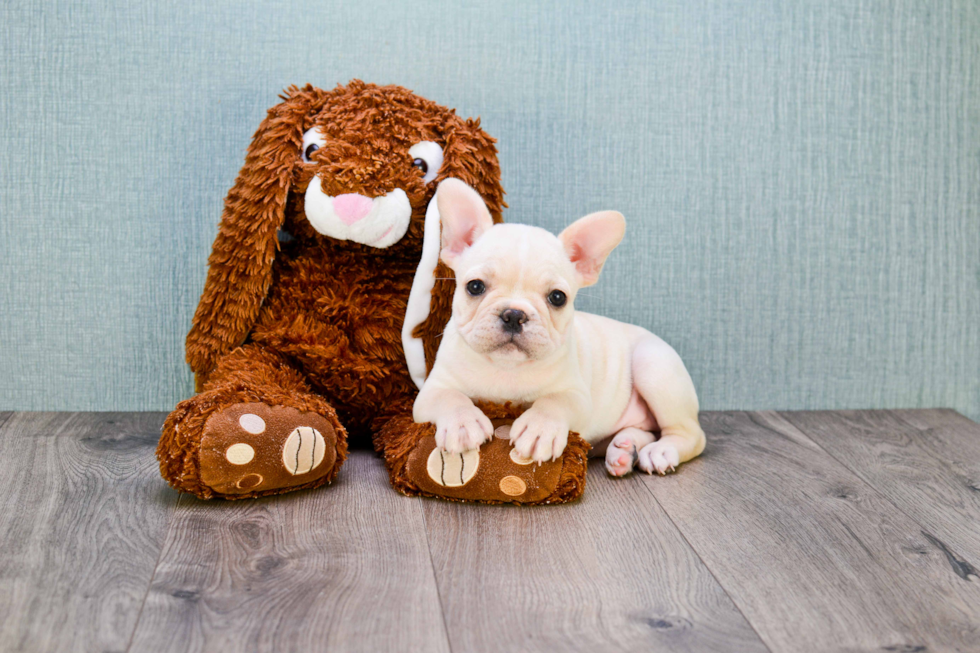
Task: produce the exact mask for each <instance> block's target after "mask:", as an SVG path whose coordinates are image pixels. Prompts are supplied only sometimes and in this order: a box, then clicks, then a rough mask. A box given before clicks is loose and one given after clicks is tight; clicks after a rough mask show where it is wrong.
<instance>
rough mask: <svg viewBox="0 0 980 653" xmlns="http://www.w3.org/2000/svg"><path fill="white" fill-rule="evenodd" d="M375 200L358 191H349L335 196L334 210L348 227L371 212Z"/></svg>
mask: <svg viewBox="0 0 980 653" xmlns="http://www.w3.org/2000/svg"><path fill="white" fill-rule="evenodd" d="M372 206H374V200H372V199H371V198H370V197H364V196H363V195H358V194H356V193H347V194H345V195H338V196H337V197H335V198H333V210H334V213H336V214H337V217H338V218H340V221H341V222H343V223H344V224H345V225H347V226H348V227H349V226H351V225H352V224H354V223H355V222H357V221H358V220H360V219H361V218H363V217H364V216H366V215H367V214H368V213H370V212H371V207H372Z"/></svg>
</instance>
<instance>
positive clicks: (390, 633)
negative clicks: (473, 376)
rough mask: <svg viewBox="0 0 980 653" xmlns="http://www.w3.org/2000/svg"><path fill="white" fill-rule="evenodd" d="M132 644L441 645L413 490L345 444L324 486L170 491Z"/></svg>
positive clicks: (140, 647)
mask: <svg viewBox="0 0 980 653" xmlns="http://www.w3.org/2000/svg"><path fill="white" fill-rule="evenodd" d="M132 650H133V651H312V650H337V651H372V652H375V651H388V650H399V651H448V650H449V647H448V641H447V638H446V632H445V629H444V626H443V622H442V615H441V611H440V607H439V597H438V593H437V590H436V584H435V579H434V577H433V574H432V566H431V562H430V561H429V554H428V550H427V547H426V540H425V532H424V527H423V521H422V514H421V512H420V508H419V499H410V498H406V497H403V496H401V495H399V494H397V493H395V492H394V491H392V490H391V488H390V486H389V484H388V479H387V476H386V474H385V472H384V470H383V467H382V463H381V461H380V460H378V459H377V458H376V457H375V456H374V455H373V454H371V453H369V452H363V451H355V452H353V453H352V455H351V456H350V458H349V459H348V460H347V462H346V463H345V464H344V467H343V469H342V470H341V473H340V476H339V478H338V480H337V481H336V482H335V484H334V485H333V486H329V487H324V488H320V489H318V490H313V491H308V492H297V493H294V494H286V495H281V496H277V497H269V498H265V499H258V500H247V501H235V502H224V501H211V502H203V501H199V500H197V499H194V498H191V497H188V496H187V495H182V496H181V499H180V504H179V506H178V509H177V512H176V515H175V517H174V520H173V522H172V525H171V529H170V532H169V535H168V538H167V543H166V547H165V548H164V551H163V554H162V556H161V559H160V563H159V565H158V567H157V571H156V575H155V576H154V579H153V583H152V586H151V588H150V592H149V595H148V597H147V600H146V605H145V607H144V609H143V614H142V617H141V619H140V622H139V625H138V627H137V630H136V635H135V637H134V640H133V646H132Z"/></svg>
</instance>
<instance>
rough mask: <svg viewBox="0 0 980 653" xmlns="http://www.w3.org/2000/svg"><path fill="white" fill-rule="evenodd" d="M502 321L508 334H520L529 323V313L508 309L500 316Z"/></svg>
mask: <svg viewBox="0 0 980 653" xmlns="http://www.w3.org/2000/svg"><path fill="white" fill-rule="evenodd" d="M500 321H501V322H503V323H504V331H507V332H508V333H520V332H521V330H522V329H523V328H524V323H525V322H527V313H525V312H524V311H519V310H517V309H516V308H508V309H507V310H505V311H504V312H503V313H501V314H500Z"/></svg>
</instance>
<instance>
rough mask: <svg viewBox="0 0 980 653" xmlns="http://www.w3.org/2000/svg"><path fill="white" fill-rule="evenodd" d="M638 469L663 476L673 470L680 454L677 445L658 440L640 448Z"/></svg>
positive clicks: (678, 462) (678, 461)
mask: <svg viewBox="0 0 980 653" xmlns="http://www.w3.org/2000/svg"><path fill="white" fill-rule="evenodd" d="M639 464H640V469H642V470H643V471H645V472H646V473H647V474H653V473H657V474H660V475H661V476H663V475H664V474H666V473H667V472H672V471H674V470H675V469H676V468H677V466H678V465H680V464H681V463H680V454H678V453H677V447H675V446H674V445H672V444H671V443H669V442H665V441H663V440H659V441H657V442H651V443H650V444H648V445H647V446H645V447H643V448H642V449H640V461H639Z"/></svg>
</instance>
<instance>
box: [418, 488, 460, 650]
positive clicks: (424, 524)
mask: <svg viewBox="0 0 980 653" xmlns="http://www.w3.org/2000/svg"><path fill="white" fill-rule="evenodd" d="M423 501H425V499H423V498H422V497H415V505H416V506H417V507H418V510H419V514H420V515H421V516H422V532H424V533H425V550H426V551H428V552H429V569H431V570H432V582H433V583H435V586H436V598H437V599H439V617H440V618H441V619H442V631H443V632H444V633H445V634H446V647H447V648H449V653H453V640H452V638H450V637H449V624H447V623H446V606H445V605H444V604H443V602H442V590H441V589H439V576H437V575H436V563H435V560H434V559H433V557H432V543H431V542H429V524H428V522H426V520H425V510H424V508H423V507H422V502H423Z"/></svg>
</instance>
